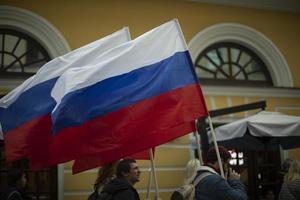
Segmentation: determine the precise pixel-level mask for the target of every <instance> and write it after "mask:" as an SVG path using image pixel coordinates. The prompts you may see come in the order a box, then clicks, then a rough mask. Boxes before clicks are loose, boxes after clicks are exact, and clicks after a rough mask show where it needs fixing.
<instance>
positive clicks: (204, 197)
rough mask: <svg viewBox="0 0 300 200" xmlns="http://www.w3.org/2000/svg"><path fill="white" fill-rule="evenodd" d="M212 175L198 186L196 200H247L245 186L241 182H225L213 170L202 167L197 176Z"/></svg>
mask: <svg viewBox="0 0 300 200" xmlns="http://www.w3.org/2000/svg"><path fill="white" fill-rule="evenodd" d="M204 172H210V173H211V174H210V175H208V176H206V177H205V178H203V179H202V180H201V181H200V182H199V183H198V184H197V185H196V191H195V193H196V194H195V195H196V200H247V193H246V190H245V187H244V185H243V184H242V183H241V182H240V181H239V180H225V179H224V178H222V176H220V175H219V174H218V173H217V172H216V171H215V170H214V169H213V168H211V167H208V166H201V167H200V169H199V170H198V173H197V176H199V175H200V174H202V173H204Z"/></svg>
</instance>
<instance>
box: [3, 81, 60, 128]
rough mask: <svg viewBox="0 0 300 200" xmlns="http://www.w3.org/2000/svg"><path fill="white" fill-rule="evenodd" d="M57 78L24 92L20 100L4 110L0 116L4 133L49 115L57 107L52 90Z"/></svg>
mask: <svg viewBox="0 0 300 200" xmlns="http://www.w3.org/2000/svg"><path fill="white" fill-rule="evenodd" d="M56 80H57V78H53V79H50V80H48V81H45V82H42V83H40V84H37V85H35V86H33V87H32V88H30V89H28V90H26V91H25V92H23V93H22V94H21V95H20V96H19V98H18V99H17V100H16V101H15V102H13V103H12V104H11V105H9V106H8V107H7V108H3V110H2V114H1V115H0V117H1V119H0V121H1V125H2V130H3V133H6V132H8V131H10V130H12V129H14V128H17V127H18V126H20V125H22V124H24V123H26V122H29V121H30V120H32V119H35V118H36V117H41V116H43V115H46V114H49V113H50V112H51V111H52V110H53V108H54V106H55V105H56V102H55V100H54V99H53V98H52V97H51V90H52V88H53V86H54V84H55V82H56Z"/></svg>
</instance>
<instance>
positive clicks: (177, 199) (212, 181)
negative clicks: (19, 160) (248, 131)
mask: <svg viewBox="0 0 300 200" xmlns="http://www.w3.org/2000/svg"><path fill="white" fill-rule="evenodd" d="M218 150H219V155H220V159H221V165H220V164H219V163H218V158H217V152H216V149H215V148H210V149H209V151H208V153H207V156H206V160H205V163H204V164H203V165H201V164H200V161H199V160H198V159H192V160H190V161H189V162H188V163H187V165H186V176H185V179H184V184H185V185H192V186H193V188H192V190H191V191H189V193H190V194H189V195H188V196H187V197H185V198H183V197H181V196H180V195H174V193H173V195H172V197H171V200H185V199H188V200H214V199H216V200H222V199H224V200H228V199H230V200H246V199H247V198H248V197H247V191H246V188H245V186H244V185H243V183H242V182H241V181H240V175H239V174H238V173H236V172H235V171H234V170H232V168H231V167H230V165H229V160H230V158H231V154H230V153H229V151H228V150H227V149H225V148H224V147H222V146H220V147H218ZM220 167H222V168H223V170H224V176H222V175H221V169H220ZM140 174H141V172H140V170H139V167H138V165H137V163H136V161H135V160H134V159H123V160H120V161H117V162H113V163H110V164H107V165H105V166H102V167H101V168H100V169H99V171H98V175H97V178H96V181H95V184H94V191H93V193H91V195H89V197H88V200H109V199H110V200H139V199H140V197H139V194H138V192H137V190H136V189H135V188H134V184H135V183H137V182H138V181H139V180H140ZM26 183H27V175H26V173H25V172H24V171H22V170H15V169H14V170H11V171H10V172H9V174H8V186H9V188H8V189H7V191H6V192H5V193H4V195H3V196H2V197H1V200H2V199H3V200H30V199H31V198H30V197H29V195H27V194H26V193H25V190H24V188H25V186H26ZM261 196H262V200H274V199H275V194H274V190H272V189H270V188H269V189H265V190H263V191H262V195H261ZM278 200H300V161H299V160H290V164H289V167H288V170H287V174H286V175H285V178H284V182H283V184H282V187H281V190H280V193H279V197H278Z"/></svg>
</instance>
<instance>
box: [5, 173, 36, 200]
mask: <svg viewBox="0 0 300 200" xmlns="http://www.w3.org/2000/svg"><path fill="white" fill-rule="evenodd" d="M7 180H8V187H9V188H8V190H7V191H6V192H5V193H4V197H3V198H1V200H31V197H30V196H28V195H27V194H26V193H25V187H26V184H27V176H26V173H25V172H24V171H23V170H19V169H11V170H10V171H9V172H8V178H7Z"/></svg>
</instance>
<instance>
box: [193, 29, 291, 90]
mask: <svg viewBox="0 0 300 200" xmlns="http://www.w3.org/2000/svg"><path fill="white" fill-rule="evenodd" d="M222 46H223V48H222ZM188 47H189V50H190V53H191V57H192V60H193V62H194V64H195V65H196V66H197V67H196V69H197V70H198V74H199V76H201V77H202V78H201V80H203V81H200V82H205V81H208V82H210V83H212V82H214V83H217V85H222V86H223V85H224V84H225V85H226V84H227V85H233V84H230V82H232V81H234V82H235V83H236V85H237V86H240V87H242V86H244V85H252V86H255V85H257V84H258V85H268V86H274V87H293V79H292V75H291V72H290V70H289V66H288V63H287V62H286V60H285V58H284V56H283V55H282V53H281V52H280V50H279V49H278V48H277V47H276V45H275V44H274V43H273V42H272V41H271V40H270V39H269V38H268V37H266V36H265V35H263V34H262V33H260V32H258V31H257V30H255V29H253V28H251V27H248V26H245V25H242V24H236V23H221V24H215V25H212V26H210V27H207V28H205V29H204V30H202V31H200V32H199V33H197V34H196V35H195V36H194V37H193V38H192V39H191V41H190V42H189V44H188ZM216 49H218V52H219V53H220V54H222V55H221V56H224V57H227V58H228V59H229V58H232V57H233V58H236V59H237V58H239V53H241V56H242V54H244V55H246V54H247V56H249V57H251V58H253V59H254V60H255V62H256V63H255V64H254V63H252V64H250V63H249V64H250V65H249V66H250V67H249V66H248V67H246V70H250V69H251V70H250V71H246V72H245V71H244V72H243V70H241V69H243V67H242V65H240V66H238V65H237V64H239V63H236V62H232V61H230V63H231V67H230V66H229V63H225V62H224V63H225V64H224V63H223V64H224V66H222V68H221V69H222V70H223V72H224V70H225V71H226V70H228V73H222V71H221V70H220V68H219V67H218V66H216V64H218V63H212V62H211V61H210V60H209V61H205V60H201V59H202V58H203V57H205V55H206V54H208V55H209V56H208V57H210V58H212V59H214V60H212V61H214V62H221V61H222V60H220V59H219V57H218V56H220V55H218V53H217V51H216ZM225 49H227V50H225ZM214 50H215V52H214ZM228 50H229V51H228ZM228 52H229V53H228ZM229 54H231V55H230V56H229ZM239 59H240V60H239V62H243V61H244V58H239ZM241 59H242V60H241ZM200 61H201V62H202V63H201V65H203V62H206V64H208V63H210V64H209V65H210V66H202V68H201V67H200V68H199V65H200ZM235 61H237V60H235ZM220 64H222V63H220ZM244 64H245V63H244ZM232 66H233V68H232ZM213 67H216V69H218V70H216V69H214V68H213ZM204 68H205V69H204ZM238 68H239V69H240V70H241V72H240V73H239V74H236V76H235V77H232V75H233V74H232V75H230V70H238ZM209 70H211V71H209ZM256 71H257V72H256ZM232 72H233V71H232ZM250 72H251V73H250ZM253 72H255V73H253ZM200 73H202V75H200ZM243 73H244V74H243ZM225 74H227V75H225ZM228 74H229V75H228ZM214 76H215V77H216V78H215V79H214V80H213V77H214ZM222 76H223V77H222ZM243 77H244V78H243ZM228 78H229V79H228ZM208 79H210V80H208ZM222 79H223V80H222ZM225 79H227V80H225ZM230 79H231V81H230ZM263 82H264V83H263ZM240 83H241V84H240ZM214 92H216V91H214ZM218 92H222V90H220V91H218Z"/></svg>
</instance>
